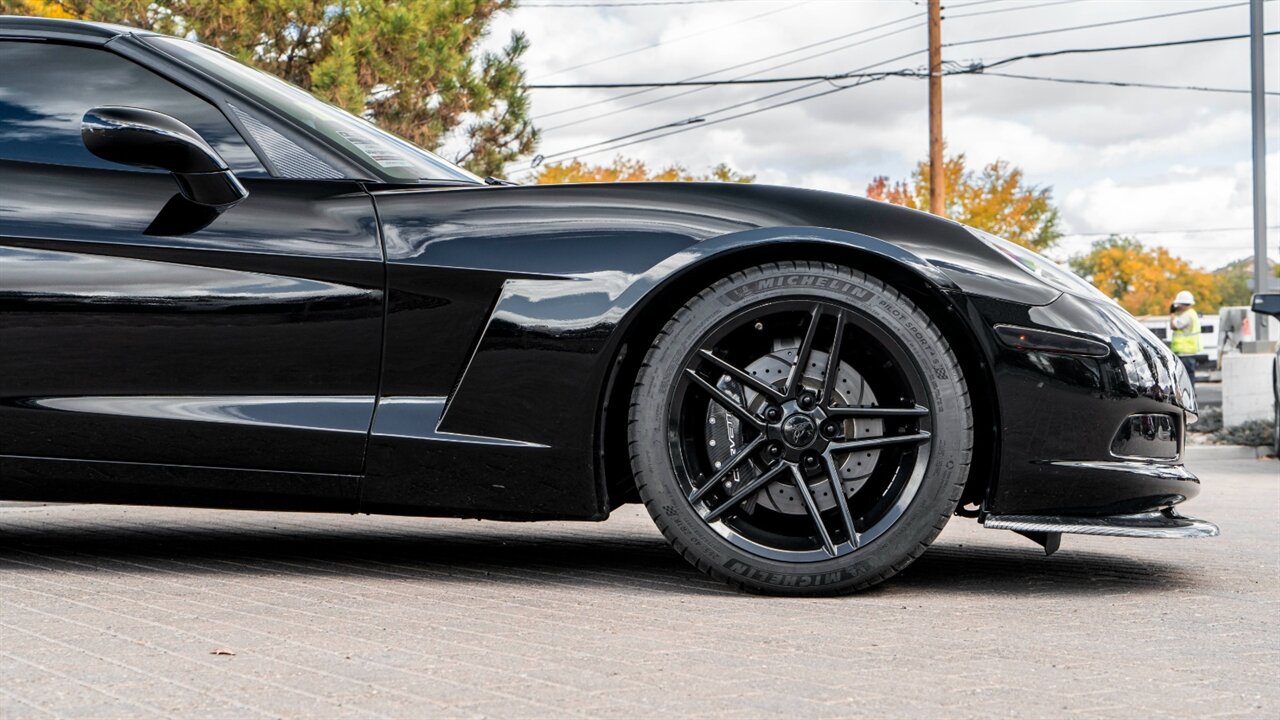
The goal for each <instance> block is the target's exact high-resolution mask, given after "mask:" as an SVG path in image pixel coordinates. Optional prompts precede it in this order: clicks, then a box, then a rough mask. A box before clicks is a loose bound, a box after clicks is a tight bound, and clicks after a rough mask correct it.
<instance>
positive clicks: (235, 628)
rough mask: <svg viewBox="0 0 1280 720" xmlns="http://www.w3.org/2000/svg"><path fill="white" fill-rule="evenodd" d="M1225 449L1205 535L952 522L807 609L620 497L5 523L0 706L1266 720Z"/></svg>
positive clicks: (1253, 507) (1269, 471) (1268, 513)
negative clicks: (742, 583)
mask: <svg viewBox="0 0 1280 720" xmlns="http://www.w3.org/2000/svg"><path fill="white" fill-rule="evenodd" d="M1228 455H1231V453H1230V452H1217V451H1214V452H1210V451H1201V452H1200V454H1199V455H1198V456H1193V458H1192V460H1191V463H1190V464H1191V466H1192V468H1193V469H1194V470H1196V471H1198V472H1199V473H1200V474H1201V477H1202V478H1204V480H1205V493H1204V495H1202V497H1201V498H1199V499H1197V500H1196V501H1194V502H1193V503H1191V504H1190V505H1189V506H1188V508H1187V510H1188V512H1189V513H1190V514H1200V515H1203V516H1205V517H1208V518H1210V519H1212V520H1215V521H1217V522H1218V523H1219V524H1220V525H1221V526H1222V530H1223V537H1220V538H1216V539H1213V540H1198V541H1159V540H1122V539H1108V538H1087V537H1074V536H1067V537H1066V538H1064V540H1063V548H1062V550H1061V551H1060V552H1059V553H1058V554H1057V555H1055V556H1053V557H1051V558H1045V557H1044V556H1043V555H1042V554H1041V553H1040V551H1039V549H1038V548H1037V547H1036V546H1034V545H1032V544H1031V543H1030V542H1028V541H1026V540H1024V539H1022V538H1019V537H1017V536H1015V535H1013V534H1012V533H1008V532H1003V531H992V530H984V529H982V528H980V527H978V526H977V525H976V524H975V523H973V522H972V521H965V520H961V519H958V518H957V519H955V520H953V521H952V523H951V524H950V525H949V526H948V527H947V529H946V531H945V532H944V533H943V535H942V536H941V537H940V538H939V540H938V542H937V543H936V544H935V545H934V547H933V548H932V549H930V550H929V552H927V553H926V554H925V555H924V557H922V558H921V559H920V560H919V561H918V562H916V564H915V565H913V566H912V567H911V568H910V569H909V570H908V571H907V572H906V573H905V574H904V575H902V576H900V577H898V578H897V579H895V580H893V581H891V582H889V583H887V584H885V585H883V586H881V587H880V588H878V589H875V590H872V591H870V592H866V593H863V594H862V595H858V596H855V597H847V598H836V599H815V600H795V599H770V598H760V597H752V596H747V595H741V594H738V593H736V592H733V591H730V590H728V589H727V588H725V587H722V586H720V585H718V584H716V583H714V582H711V581H709V580H706V579H704V578H703V577H702V576H701V575H699V574H697V573H696V572H694V571H693V570H692V569H690V568H689V567H687V566H686V565H685V564H684V562H683V561H682V560H680V559H679V558H678V557H677V556H676V555H675V554H673V553H672V552H671V551H670V550H668V549H667V547H666V546H665V544H664V543H663V541H662V539H661V537H660V536H659V535H658V534H657V532H656V531H655V530H654V529H653V527H652V525H651V524H650V522H649V520H648V518H647V516H645V515H644V514H643V512H642V511H641V510H639V509H637V508H624V509H623V510H621V511H619V512H618V513H616V514H615V516H614V517H613V518H612V519H611V520H609V521H608V522H607V523H603V524H570V523H551V524H534V525H517V524H502V523H489V522H484V523H479V522H474V521H471V522H468V521H455V520H429V519H414V518H383V517H347V516H322V515H290V514H282V513H240V512H229V511H205V510H181V509H164V508H132V507H129V508H126V507H103V506H50V507H10V508H5V509H0V716H2V717H3V718H5V720H14V719H16V718H25V717H32V718H39V717H89V716H93V717H102V716H115V717H130V718H133V717H151V716H173V715H179V716H187V717H199V718H202V719H203V718H220V717H234V718H241V717H258V716H268V717H279V716H287V717H307V718H312V717H352V718H386V717H421V716H426V715H434V716H446V717H531V716H537V717H552V716H556V717H561V716H590V717H610V716H627V717H632V716H658V715H667V716H673V717H688V716H711V717H733V718H751V717H761V716H779V717H781V716H787V717H855V716H856V717H883V716H901V717H937V716H951V717H977V716H992V715H1015V716H1022V717H1046V718H1049V717H1055V718H1056V717H1075V716H1085V717H1100V716H1112V717H1135V716H1137V717H1164V716H1168V717H1187V716H1218V715H1222V716H1239V717H1277V716H1280V690H1277V688H1278V687H1280V629H1278V627H1277V625H1278V620H1280V607H1278V603H1280V581H1278V575H1280V539H1278V538H1277V532H1276V531H1277V526H1278V523H1277V520H1280V464H1278V463H1276V461H1274V460H1256V459H1251V458H1250V459H1245V458H1240V457H1235V458H1230V459H1228V458H1227V456H1228ZM223 649H225V650H228V651H230V652H233V653H234V655H230V654H225V655H224V654H213V653H214V651H216V650H223Z"/></svg>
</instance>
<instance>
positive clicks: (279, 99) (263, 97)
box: [144, 35, 482, 183]
mask: <svg viewBox="0 0 1280 720" xmlns="http://www.w3.org/2000/svg"><path fill="white" fill-rule="evenodd" d="M144 42H146V43H147V44H148V45H151V46H152V47H154V48H157V49H159V50H160V51H161V52H165V53H168V54H169V55H171V56H173V57H175V58H177V59H178V60H180V61H181V62H183V63H186V64H188V65H191V66H193V67H195V68H196V69H198V70H200V71H201V72H204V73H206V74H208V75H210V76H212V77H214V78H216V79H217V80H219V81H220V82H222V83H225V84H226V85H227V86H228V87H231V88H233V89H235V90H236V91H238V92H241V93H243V94H244V95H246V96H248V97H250V98H252V99H253V100H254V101H256V102H258V103H261V104H262V105H264V106H266V107H268V108H270V109H272V110H274V111H276V112H278V113H279V114H281V115H283V116H284V117H286V118H288V119H290V120H291V121H293V122H294V123H297V124H298V125H300V126H302V127H304V128H306V129H307V130H308V131H309V132H311V133H314V134H315V135H318V136H320V137H322V138H324V139H325V140H326V141H327V142H328V143H329V144H331V145H334V146H337V147H339V148H342V150H343V151H344V154H346V155H347V156H348V157H350V158H352V159H354V160H356V161H358V163H359V164H360V165H363V166H365V167H368V168H370V169H372V170H374V171H375V172H376V173H377V174H378V175H380V176H382V177H383V178H384V179H388V180H395V181H405V180H408V181H414V180H448V181H454V182H474V183H479V182H482V181H481V180H480V178H478V177H476V176H475V175H473V174H471V173H470V172H468V171H466V170H464V169H462V168H460V167H458V166H457V165H454V164H453V163H451V162H449V161H447V160H445V159H444V158H441V157H440V156H438V155H436V154H435V153H432V152H428V151H427V150H424V149H422V148H420V147H418V146H416V145H414V144H412V143H410V142H408V141H407V140H404V139H401V138H399V137H396V136H395V135H392V134H391V133H388V132H386V131H384V130H382V129H380V128H379V127H377V126H376V125H374V124H373V123H370V122H369V121H367V120H365V119H363V118H359V117H356V116H355V115H352V114H351V113H349V112H347V111H345V110H341V109H339V108H336V107H334V106H332V105H330V104H328V103H326V102H323V101H321V100H319V99H317V98H316V97H314V96H313V95H311V94H310V93H308V92H307V91H305V90H303V89H302V88H299V87H296V86H294V85H290V84H289V83H287V82H285V81H284V80H281V79H280V78H278V77H276V76H274V75H270V74H267V73H264V72H262V71H261V70H258V69H256V68H252V67H250V66H248V65H245V64H244V63H241V62H240V61H238V60H236V59H235V58H233V57H231V56H230V55H228V54H226V53H224V52H221V51H219V50H214V49H213V48H211V47H207V46H205V45H201V44H199V43H195V42H190V41H188V40H180V39H178V38H172V37H161V36H156V35H149V36H146V37H145V38H144ZM260 130H266V131H268V132H271V130H270V128H269V127H262V128H261V129H260V128H258V127H254V128H253V129H251V130H250V131H249V132H251V133H253V135H254V137H255V139H257V140H258V141H259V145H260V146H262V147H264V148H265V147H267V146H268V145H270V146H271V147H272V149H270V150H267V153H268V157H270V158H271V159H272V160H273V161H274V160H275V157H274V154H273V153H274V152H275V151H276V149H277V148H279V147H280V146H279V145H277V144H276V143H273V142H271V139H270V138H264V137H263V136H262V135H260V134H259V133H260ZM276 134H277V135H279V134H278V133H276ZM280 139H283V136H280ZM306 171H307V172H316V171H317V170H316V169H314V168H310V169H306Z"/></svg>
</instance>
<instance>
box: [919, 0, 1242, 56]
mask: <svg viewBox="0 0 1280 720" xmlns="http://www.w3.org/2000/svg"><path fill="white" fill-rule="evenodd" d="M1248 4H1249V3H1248V2H1235V3H1228V4H1226V5H1213V6H1211V7H1205V8H1193V9H1191V10H1178V11H1175V12H1167V13H1158V14H1156V15H1142V16H1139V17H1132V18H1122V19H1120V20H1107V21H1104V22H1096V23H1089V24H1087V25H1072V26H1071V27H1063V28H1051V29H1049V30H1035V31H1032V32H1025V33H1014V34H1013V35H995V36H992V37H985V38H975V39H973V40H961V41H959V42H951V43H944V44H943V45H942V47H944V48H949V47H959V46H961V45H976V44H978V43H986V42H995V41H997V40H1016V39H1018V38H1026V37H1037V36H1040V35H1052V34H1054V33H1063V32H1072V31H1075V30H1092V29H1094V28H1100V27H1109V26H1112V25H1125V24H1127V23H1134V22H1141V21H1144V20H1158V19H1160V18H1167V17H1176V16H1179V15H1193V14H1195V13H1202V12H1212V11H1214V10H1225V9H1227V8H1233V7H1242V6H1245V5H1248Z"/></svg>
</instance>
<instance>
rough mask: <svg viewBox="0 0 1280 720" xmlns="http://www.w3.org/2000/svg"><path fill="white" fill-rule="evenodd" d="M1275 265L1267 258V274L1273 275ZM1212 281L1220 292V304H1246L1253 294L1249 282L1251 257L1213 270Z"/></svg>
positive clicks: (1251, 271) (1251, 266) (1251, 268)
mask: <svg viewBox="0 0 1280 720" xmlns="http://www.w3.org/2000/svg"><path fill="white" fill-rule="evenodd" d="M1276 268H1277V265H1276V263H1274V262H1272V261H1271V260H1270V259H1268V260H1267V270H1268V271H1269V272H1268V274H1269V275H1271V276H1273V277H1274V276H1275V273H1276ZM1213 277H1214V281H1215V283H1216V284H1217V286H1218V289H1219V290H1220V291H1221V292H1222V304H1223V305H1224V306H1225V305H1248V304H1249V300H1250V298H1251V297H1252V295H1253V291H1252V290H1250V289H1249V282H1250V281H1251V280H1252V279H1253V257H1252V256H1249V257H1243V258H1240V259H1239V260H1236V261H1234V262H1229V263H1227V264H1226V265H1223V266H1222V267H1220V268H1218V269H1217V270H1214V271H1213Z"/></svg>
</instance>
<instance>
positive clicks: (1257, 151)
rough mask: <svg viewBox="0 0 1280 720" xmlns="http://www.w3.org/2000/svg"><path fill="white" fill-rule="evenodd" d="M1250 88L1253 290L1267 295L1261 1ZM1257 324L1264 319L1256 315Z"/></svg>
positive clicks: (1255, 3)
mask: <svg viewBox="0 0 1280 720" xmlns="http://www.w3.org/2000/svg"><path fill="white" fill-rule="evenodd" d="M1249 51H1250V52H1249V55H1250V63H1249V64H1250V68H1249V69H1250V87H1251V89H1252V91H1253V92H1252V93H1251V99H1252V101H1253V291H1254V292H1266V291H1267V289H1268V287H1269V282H1270V278H1269V277H1268V273H1267V124H1266V104H1265V103H1264V102H1263V101H1264V99H1265V97H1266V96H1265V93H1264V92H1263V90H1264V89H1265V87H1264V85H1263V77H1262V68H1263V52H1262V0H1252V1H1251V2H1250V3H1249ZM1258 319H1259V321H1262V320H1263V316H1259V318H1258Z"/></svg>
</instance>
